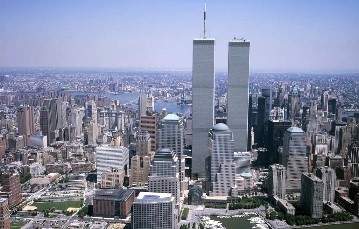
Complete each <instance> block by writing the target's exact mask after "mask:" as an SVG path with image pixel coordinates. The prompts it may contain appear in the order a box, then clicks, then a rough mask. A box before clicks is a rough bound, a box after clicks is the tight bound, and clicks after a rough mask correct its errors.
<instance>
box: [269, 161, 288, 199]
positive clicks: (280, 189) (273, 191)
mask: <svg viewBox="0 0 359 229" xmlns="http://www.w3.org/2000/svg"><path fill="white" fill-rule="evenodd" d="M285 172H286V171H285V167H284V166H283V165H279V164H275V165H271V166H269V172H268V194H269V195H271V196H278V197H279V198H281V199H284V198H285V191H286V186H285V178H286V176H285Z"/></svg>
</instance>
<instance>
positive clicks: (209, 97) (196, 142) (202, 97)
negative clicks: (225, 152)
mask: <svg viewBox="0 0 359 229" xmlns="http://www.w3.org/2000/svg"><path fill="white" fill-rule="evenodd" d="M214 46H215V39H212V38H206V37H204V38H199V39H194V40H193V64H192V117H193V119H192V177H193V178H204V177H205V158H206V156H207V153H208V152H207V151H208V150H207V144H208V131H209V129H210V128H211V127H212V126H213V123H214V77H215V76H214V68H215V67H214V53H215V51H214ZM246 111H247V110H246Z"/></svg>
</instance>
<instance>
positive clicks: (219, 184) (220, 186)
mask: <svg viewBox="0 0 359 229" xmlns="http://www.w3.org/2000/svg"><path fill="white" fill-rule="evenodd" d="M208 146H209V148H208V149H209V159H208V160H207V161H208V162H209V166H208V167H209V168H210V172H209V173H208V175H207V181H209V184H210V187H209V195H210V196H229V195H230V191H231V188H232V187H234V186H235V174H236V167H235V163H234V141H233V133H232V131H231V130H230V129H229V127H228V126H227V125H226V124H223V123H218V124H216V125H214V126H213V128H212V129H211V130H210V132H209V142H208Z"/></svg>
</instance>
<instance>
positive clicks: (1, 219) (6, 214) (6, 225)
mask: <svg viewBox="0 0 359 229" xmlns="http://www.w3.org/2000/svg"><path fill="white" fill-rule="evenodd" d="M0 228H3V229H10V210H9V204H8V201H7V199H5V198H0Z"/></svg>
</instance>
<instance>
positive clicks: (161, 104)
mask: <svg viewBox="0 0 359 229" xmlns="http://www.w3.org/2000/svg"><path fill="white" fill-rule="evenodd" d="M71 94H72V95H87V94H91V95H97V96H100V95H101V96H105V97H108V98H112V99H114V100H119V101H120V102H121V103H122V104H128V105H127V106H128V107H130V108H132V109H138V105H137V104H135V103H137V101H138V98H139V96H140V93H139V92H132V93H122V94H117V95H115V94H112V93H98V92H92V93H85V92H73V93H71ZM163 108H166V109H167V111H168V113H182V114H184V115H186V116H189V114H190V113H191V106H189V105H186V104H184V105H179V104H177V103H175V102H165V101H164V100H156V101H155V111H157V112H161V111H162V109H163Z"/></svg>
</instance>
